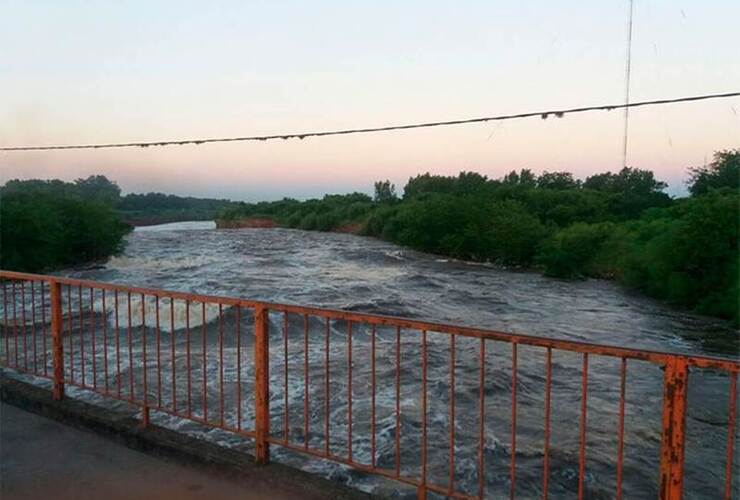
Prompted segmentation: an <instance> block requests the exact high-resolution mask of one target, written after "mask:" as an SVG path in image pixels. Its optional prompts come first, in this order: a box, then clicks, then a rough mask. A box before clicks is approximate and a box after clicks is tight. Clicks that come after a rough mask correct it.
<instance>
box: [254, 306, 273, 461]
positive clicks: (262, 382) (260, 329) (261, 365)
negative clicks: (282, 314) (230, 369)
mask: <svg viewBox="0 0 740 500" xmlns="http://www.w3.org/2000/svg"><path fill="white" fill-rule="evenodd" d="M268 321H269V313H268V310H267V309H266V308H265V307H264V306H257V307H255V310H254V364H255V370H254V372H255V385H254V392H255V394H254V404H255V412H254V414H255V419H254V427H255V429H254V430H255V460H256V462H257V463H258V464H261V465H265V464H267V463H268V462H269V461H270V445H269V443H268V442H267V438H268V436H269V435H270V387H269V383H270V372H269V370H270V357H269V346H270V344H269V338H268V335H269V332H268Z"/></svg>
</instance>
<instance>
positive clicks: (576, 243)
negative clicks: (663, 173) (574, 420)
mask: <svg viewBox="0 0 740 500" xmlns="http://www.w3.org/2000/svg"><path fill="white" fill-rule="evenodd" d="M739 185H740V150H727V151H719V152H717V153H716V154H715V155H714V159H713V161H712V162H711V163H710V164H708V165H706V166H701V167H694V168H690V169H689V182H688V188H689V193H690V196H688V197H683V198H676V199H674V198H671V197H670V196H668V195H667V194H666V193H665V192H664V190H665V188H666V184H665V183H664V182H661V181H659V180H657V179H656V178H655V175H654V173H653V172H651V171H649V170H642V169H637V168H628V167H625V168H623V169H622V170H620V171H618V172H605V173H600V174H596V175H592V176H590V177H587V178H586V179H585V180H579V179H576V178H574V176H573V175H572V174H571V173H569V172H545V173H543V174H541V175H535V174H534V173H533V172H532V171H530V170H527V169H523V170H520V171H518V172H517V171H512V172H510V173H509V174H507V175H505V176H504V177H502V178H500V179H489V178H488V177H486V176H484V175H481V174H478V173H475V172H461V173H460V174H459V175H457V176H440V175H432V174H429V173H427V174H422V175H417V176H416V177H412V178H411V179H409V181H408V183H407V184H406V186H405V187H404V189H403V196H402V197H399V196H398V195H397V194H396V190H395V186H393V185H392V184H391V183H390V182H389V181H380V182H377V183H376V184H375V196H374V197H370V196H368V195H365V194H363V193H352V194H347V195H326V196H324V197H323V198H321V199H312V200H307V201H298V200H294V199H290V198H285V199H283V200H280V201H275V202H261V203H239V204H236V205H234V206H231V207H228V208H226V209H224V210H222V211H221V212H220V214H219V218H222V219H227V220H233V219H239V218H248V217H260V218H263V217H265V218H271V219H273V220H274V221H275V222H277V223H278V224H280V225H283V226H286V227H293V228H300V229H306V230H319V231H333V230H343V228H352V229H355V230H357V232H360V233H362V234H366V235H370V236H375V237H379V238H382V239H385V240H388V241H392V242H395V243H398V244H401V245H405V246H408V247H410V248H413V249H416V250H420V251H424V252H431V253H435V254H440V255H445V256H450V257H454V258H458V259H465V260H472V261H486V262H495V263H498V264H501V265H506V266H515V267H523V268H536V269H540V270H541V271H542V272H543V273H544V274H546V275H548V276H553V277H559V278H584V277H598V278H609V279H616V280H617V281H619V282H621V283H624V284H625V285H627V286H630V287H633V288H636V289H638V290H640V291H642V292H644V293H646V294H648V295H651V296H654V297H657V298H660V299H663V300H665V301H667V302H669V303H672V304H675V305H677V306H680V307H684V308H689V309H693V310H696V311H697V312H700V313H703V314H709V315H714V316H718V317H723V318H728V319H731V320H733V321H735V322H736V323H737V322H738V296H739V295H738V293H739V292H740V290H739V289H738V273H739V272H740V270H739V269H738V216H739V213H740V195H739Z"/></svg>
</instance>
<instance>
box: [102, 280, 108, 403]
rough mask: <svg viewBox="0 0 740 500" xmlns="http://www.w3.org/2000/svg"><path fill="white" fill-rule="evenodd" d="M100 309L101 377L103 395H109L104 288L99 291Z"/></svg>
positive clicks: (106, 312)
mask: <svg viewBox="0 0 740 500" xmlns="http://www.w3.org/2000/svg"><path fill="white" fill-rule="evenodd" d="M100 301H101V309H102V311H103V376H104V377H105V395H106V396H108V395H110V386H109V383H108V310H107V308H106V306H105V288H103V289H101V290H100Z"/></svg>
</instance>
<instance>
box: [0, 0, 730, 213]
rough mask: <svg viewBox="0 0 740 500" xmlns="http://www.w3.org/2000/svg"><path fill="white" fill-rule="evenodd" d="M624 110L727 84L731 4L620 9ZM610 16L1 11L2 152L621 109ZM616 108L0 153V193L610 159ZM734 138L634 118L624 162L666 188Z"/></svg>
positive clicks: (352, 8) (305, 186)
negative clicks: (13, 187) (79, 183)
mask: <svg viewBox="0 0 740 500" xmlns="http://www.w3.org/2000/svg"><path fill="white" fill-rule="evenodd" d="M635 5H636V8H635V27H634V48H633V84H632V98H633V100H643V99H653V98H662V97H680V96H685V95H692V94H703V93H713V92H729V91H736V90H740V53H739V52H738V49H737V39H736V36H737V33H736V20H737V19H738V18H740V4H738V3H737V2H731V1H724V0H722V1H720V0H716V1H707V2H695V1H694V2H689V1H670V2H669V1H667V0H666V1H651V2H647V1H640V0H636V2H635ZM626 16H627V10H626V2H625V1H606V2H589V3H588V4H584V3H583V2H576V1H572V2H565V3H563V2H558V3H553V2H545V1H544V0H543V1H539V2H531V3H530V2H527V3H526V5H511V4H510V3H504V2H455V3H442V2H429V1H425V2H422V1H418V2H409V3H408V4H406V3H404V4H403V5H390V4H388V5H380V6H377V5H376V6H371V5H365V6H359V5H354V4H353V5H347V4H345V3H343V2H326V3H322V4H320V5H319V6H316V5H314V6H311V7H308V6H306V5H304V4H303V3H301V2H294V3H291V2H287V3H283V2H281V3H280V4H279V5H277V4H273V3H255V4H248V3H242V2H233V3H230V2H224V3H219V6H218V7H215V6H205V4H203V3H201V2H176V3H174V2H173V3H172V4H168V3H167V2H162V3H159V2H158V3H157V4H156V6H153V5H151V4H150V3H145V2H140V3H137V2H127V3H125V4H111V3H109V2H102V3H96V2H92V3H91V2H65V3H64V4H63V5H62V4H59V3H57V2H51V1H49V2H44V1H39V2H9V4H8V5H6V6H5V7H4V14H3V16H2V19H1V20H0V46H2V47H4V49H3V51H2V52H0V74H1V75H2V77H0V96H2V98H1V99H2V103H0V143H1V144H2V145H4V146H5V145H8V146H10V145H41V144H49V143H54V144H68V143H93V142H112V141H135V140H157V139H179V138H195V137H217V136H235V135H256V134H269V133H274V132H301V131H307V130H314V129H335V128H343V127H351V126H375V125H383V124H388V123H405V122H418V121H427V120H437V119H454V118H465V117H474V116H483V115H493V114H501V113H510V112H520V111H533V110H537V109H543V108H554V107H568V106H580V105H593V104H603V103H613V102H619V101H621V100H622V99H623V94H624V58H625V37H626ZM622 116H623V115H622V112H609V113H603V112H602V113H594V114H582V115H573V116H566V117H564V118H562V119H554V118H550V119H549V120H546V121H543V120H540V119H530V120H519V121H509V122H505V123H500V124H497V123H494V124H482V125H468V126H461V127H446V128H441V129H432V130H415V131H403V132H396V133H381V134H376V135H362V136H340V137H329V138H320V139H310V140H308V139H307V140H304V141H297V140H294V141H276V142H267V143H230V144H215V145H201V146H185V147H171V148H147V149H131V150H100V151H98V150H84V151H57V152H23V153H0V170H1V176H2V179H0V180H2V181H3V182H4V181H7V180H8V179H11V178H17V177H20V178H54V177H56V178H62V179H74V178H76V177H84V176H87V175H91V174H98V173H99V174H104V175H106V176H108V177H110V178H111V179H114V180H116V181H117V182H118V183H119V184H120V185H121V187H122V188H123V190H124V191H126V192H140V191H164V192H168V193H176V194H188V195H198V196H219V197H221V196H223V197H229V198H234V199H247V200H259V199H275V198H280V197H282V196H284V195H287V196H295V197H299V198H304V197H308V196H315V195H319V194H323V193H325V192H346V191H350V190H360V191H366V192H367V191H369V190H370V189H371V188H372V182H373V181H374V180H378V179H384V178H390V179H391V180H393V181H394V182H396V183H397V185H399V187H401V186H403V184H404V183H405V182H406V180H407V179H408V177H409V176H412V175H415V174H417V173H423V172H426V171H430V172H433V173H439V174H455V173H457V172H459V171H460V170H474V171H478V172H481V173H484V174H487V175H489V176H490V177H499V176H502V175H503V174H505V173H506V172H508V171H510V170H512V169H520V168H531V169H533V170H534V171H536V172H541V171H543V170H550V171H552V170H569V171H572V172H573V173H574V174H576V175H577V176H579V177H585V176H587V175H589V174H592V173H595V172H600V171H605V170H616V169H618V168H619V167H620V163H621V148H622V126H623V122H622ZM739 146H740V99H726V100H723V101H707V102H700V103H689V104H679V105H675V106H669V107H656V108H652V109H635V110H633V111H632V114H631V122H630V149H629V157H628V163H629V164H630V165H631V166H635V167H640V168H649V169H652V170H654V171H655V172H656V173H657V175H658V177H659V178H661V179H663V180H666V181H668V182H669V183H671V192H673V193H678V192H681V191H682V189H683V187H682V182H683V179H684V178H685V170H686V167H688V166H691V165H697V164H702V163H703V162H704V161H705V159H709V158H711V155H712V152H713V151H715V150H717V149H722V148H731V147H739Z"/></svg>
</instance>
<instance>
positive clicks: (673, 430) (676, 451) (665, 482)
mask: <svg viewBox="0 0 740 500" xmlns="http://www.w3.org/2000/svg"><path fill="white" fill-rule="evenodd" d="M663 380H664V382H663V420H662V427H661V434H662V442H661V448H660V485H659V486H660V500H680V499H681V498H682V497H683V464H684V444H685V439H686V432H685V427H686V426H685V424H686V394H687V387H688V381H689V369H688V363H687V361H686V358H684V357H681V356H675V357H672V358H671V359H670V360H669V361H668V362H667V363H666V366H665V374H664V378H663Z"/></svg>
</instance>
